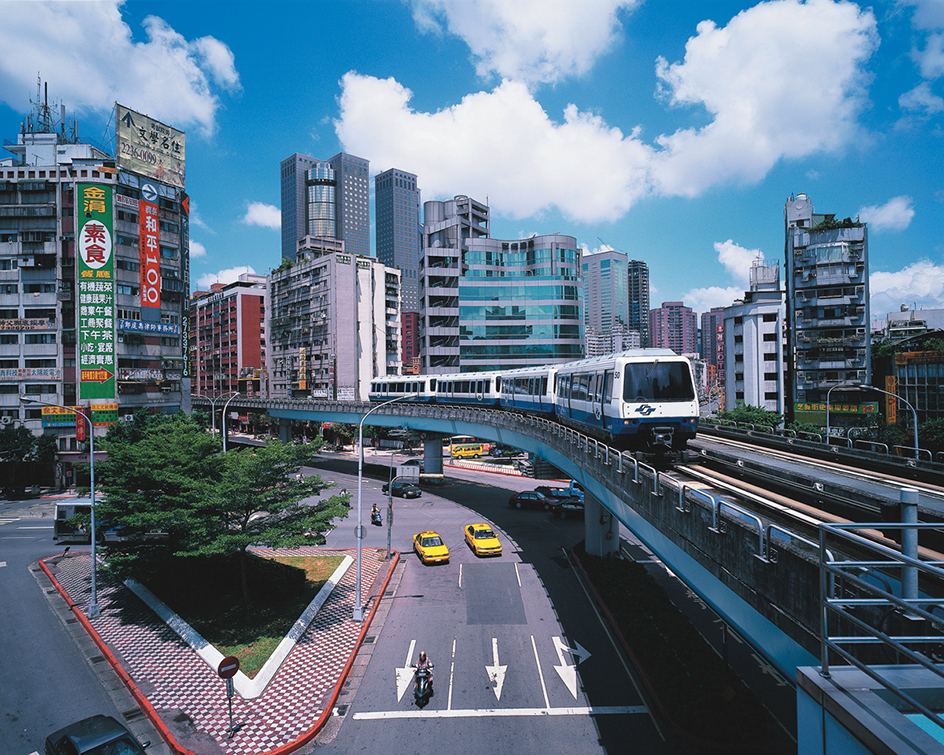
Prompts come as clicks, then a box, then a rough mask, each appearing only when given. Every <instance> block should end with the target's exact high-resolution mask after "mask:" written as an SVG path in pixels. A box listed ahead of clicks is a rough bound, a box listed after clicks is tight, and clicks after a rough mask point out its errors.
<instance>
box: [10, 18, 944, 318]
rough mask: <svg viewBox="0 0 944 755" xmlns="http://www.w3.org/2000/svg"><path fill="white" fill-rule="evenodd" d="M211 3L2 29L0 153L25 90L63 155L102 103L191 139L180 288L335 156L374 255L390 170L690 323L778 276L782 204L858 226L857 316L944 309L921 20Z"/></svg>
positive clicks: (233, 248)
mask: <svg viewBox="0 0 944 755" xmlns="http://www.w3.org/2000/svg"><path fill="white" fill-rule="evenodd" d="M220 7H221V6H219V5H218V4H215V3H205V4H191V5H175V4H170V5H168V4H162V5H158V4H156V3H148V2H135V3H124V4H119V3H115V2H100V3H81V4H75V3H43V2H19V1H14V2H8V3H6V4H5V11H6V12H5V25H4V28H3V29H0V43H2V44H0V98H2V104H0V128H2V134H3V137H4V138H5V139H9V140H11V141H14V140H15V138H16V133H17V131H18V130H19V125H20V123H22V122H24V121H25V118H26V115H27V114H28V113H29V112H30V111H31V110H32V107H31V105H30V99H32V100H34V101H36V100H37V97H39V96H41V95H40V93H39V90H38V89H37V79H36V75H37V72H38V73H39V75H40V77H41V79H42V81H43V82H47V83H48V87H49V97H50V102H51V103H53V102H54V103H56V104H58V103H61V104H62V105H64V106H65V108H66V115H67V117H68V118H73V117H74V118H77V119H78V122H79V125H78V132H79V135H80V136H81V137H83V138H85V139H89V140H91V141H93V142H102V141H103V135H105V134H106V133H107V129H106V126H107V124H108V122H109V118H111V124H112V125H111V128H113V127H114V126H113V124H114V115H113V114H112V113H111V110H112V107H113V104H114V102H115V101H118V102H120V103H121V104H123V105H126V106H128V107H130V108H132V109H135V110H138V111H140V112H144V113H147V114H148V115H150V116H152V117H154V118H158V119H160V120H162V121H163V122H165V123H167V124H168V125H171V126H173V127H175V128H178V129H181V130H184V131H186V132H187V163H188V164H187V168H188V170H187V191H188V193H189V194H190V195H191V197H192V198H193V209H194V218H193V226H192V231H191V239H192V263H191V271H192V273H191V274H192V287H193V288H194V289H198V288H206V287H207V286H208V285H209V283H211V282H214V281H215V280H219V281H220V282H224V283H226V282H229V281H231V280H234V279H235V278H236V276H237V275H238V274H239V273H240V272H255V273H258V274H266V273H268V272H269V270H270V269H272V268H274V267H277V266H278V264H279V262H280V256H281V255H280V233H279V207H280V183H279V165H280V162H281V161H282V160H283V159H285V157H286V156H288V155H291V154H293V153H295V152H299V153H302V154H309V155H313V156H316V157H319V158H320V159H326V158H327V157H328V156H330V155H334V154H337V153H338V152H341V151H344V152H348V153H351V154H355V155H359V156H362V157H363V158H365V159H366V160H369V161H370V170H371V181H370V191H371V216H370V222H371V226H372V228H371V233H370V237H371V245H372V247H373V239H374V237H375V230H374V228H373V224H374V222H375V218H374V214H373V180H372V179H373V177H374V176H375V175H376V174H378V173H381V172H383V171H385V170H389V169H390V168H398V169H401V170H404V171H409V172H411V173H414V174H416V176H417V184H418V186H419V188H420V189H421V190H422V200H423V201H428V200H432V199H449V198H451V197H452V196H453V195H455V194H467V195H469V196H473V197H476V198H477V199H479V200H482V201H487V202H488V204H489V206H490V208H491V210H492V229H491V232H492V235H493V236H494V237H496V238H508V239H511V238H522V237H528V236H531V235H533V234H548V233H562V234H567V235H571V236H574V237H575V238H576V239H577V241H578V244H579V245H581V246H582V247H583V248H584V249H585V251H588V252H593V251H597V250H601V249H609V248H612V249H616V250H619V251H622V252H625V253H626V254H627V255H628V257H629V258H630V259H637V260H644V261H646V262H647V263H648V265H649V269H650V278H651V286H652V290H651V304H650V306H653V305H658V304H659V303H660V302H663V301H683V302H684V303H685V305H686V306H689V307H691V308H692V309H694V310H695V311H696V312H698V313H702V312H705V311H708V310H709V309H710V308H711V307H714V306H726V305H729V304H731V303H732V302H733V301H734V299H736V298H740V297H742V296H743V294H744V291H746V290H747V289H748V288H749V285H748V276H749V273H750V267H751V263H752V262H753V261H754V260H755V259H757V258H758V257H760V256H763V258H764V259H765V260H767V261H768V262H772V261H778V262H779V263H780V265H781V268H782V267H783V228H784V226H783V206H784V203H785V201H786V199H787V197H789V196H790V195H791V194H796V193H800V192H803V193H806V194H807V195H808V196H809V197H810V199H811V201H812V203H813V205H814V208H815V209H816V211H817V212H830V213H832V212H835V213H837V216H838V217H846V216H849V217H853V218H855V217H856V216H859V217H860V219H862V220H866V221H868V222H869V238H870V246H871V262H870V270H871V293H872V307H871V312H872V316H873V317H874V318H880V317H883V316H884V315H885V313H886V312H890V311H897V310H898V308H899V306H900V305H901V304H907V305H909V306H915V305H916V306H917V307H919V308H941V307H944V254H942V249H944V246H942V244H941V242H940V241H939V239H938V236H939V234H938V233H937V228H938V227H940V226H941V224H942V223H944V187H942V186H941V185H940V184H941V182H940V179H939V178H938V176H939V175H940V174H941V170H940V168H941V156H940V144H939V139H940V133H941V129H940V125H941V118H942V114H944V99H942V97H941V96H940V95H941V94H942V93H944V87H942V86H941V84H942V82H941V80H940V77H941V75H942V74H944V56H942V55H941V54H940V49H941V40H942V32H944V10H942V9H941V4H940V3H939V2H930V0H892V1H891V2H885V3H877V4H874V5H872V6H868V7H867V6H865V5H856V4H853V3H847V2H832V1H831V0H809V2H806V3H800V2H796V1H795V0H773V1H772V2H766V3H759V4H758V3H754V4H751V3H734V2H725V3H716V4H713V5H712V6H711V8H710V10H706V9H704V8H703V7H702V6H701V5H700V4H681V5H678V4H673V5H672V6H669V5H668V4H666V3H664V2H663V3H659V2H650V3H646V4H641V3H637V2H633V1H632V0H595V1H594V2H590V3H589V4H588V3H587V2H584V3H580V4H577V3H572V2H567V3H563V2H561V3H548V2H542V3H538V2H535V3H520V4H517V8H518V11H519V13H518V14H517V15H513V14H512V13H511V11H510V10H508V9H506V8H505V5H504V4H502V3H497V2H494V3H493V2H490V1H489V0H479V2H476V3H468V2H466V3H458V2H453V1H452V0H413V2H394V1H393V0H389V1H385V0H378V1H377V2H349V3H323V4H319V5H318V6H317V9H316V8H315V7H314V6H311V5H308V4H305V3H294V2H286V3H280V4H278V5H277V6H275V11H274V12H273V13H270V14H268V15H265V16H260V17H254V22H253V24H252V25H250V27H249V28H247V26H246V25H245V24H243V23H241V21H240V15H241V14H238V13H219V10H220ZM288 19H290V20H291V21H292V26H291V28H293V29H297V28H304V27H305V25H306V24H311V25H312V26H313V28H314V26H319V27H325V28H331V29H332V34H331V35H323V36H319V37H318V45H317V46H315V47H312V46H310V45H307V44H302V43H295V42H293V41H292V39H289V38H286V36H285V29H286V28H288V26H287V25H286V24H285V21H286V20H288ZM66 23H68V24H69V28H70V30H71V31H70V34H69V35H62V34H61V29H62V28H64V24H66ZM653 29H658V30H659V31H658V33H657V34H654V33H652V30H653ZM102 39H108V40H109V45H102V44H101V41H100V40H102ZM274 45H278V46H279V55H271V54H269V52H268V48H270V47H271V46H274ZM407 49H408V50H409V51H410V55H409V56H407V55H405V54H404V53H403V50H407ZM760 82H763V85H761V84H760ZM57 114H58V111H57ZM106 146H107V145H106ZM109 149H110V151H112V152H113V151H114V150H113V146H112V147H109ZM0 154H2V155H3V156H7V155H6V153H0Z"/></svg>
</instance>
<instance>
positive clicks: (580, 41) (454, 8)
mask: <svg viewBox="0 0 944 755" xmlns="http://www.w3.org/2000/svg"><path fill="white" fill-rule="evenodd" d="M639 2H640V0H582V2H579V3H577V2H573V0H515V1H514V2H508V0H412V5H413V18H414V20H415V21H416V24H417V26H418V27H419V28H420V29H421V30H424V31H432V32H435V33H440V34H441V33H443V31H444V29H445V31H448V32H449V33H451V34H454V35H456V36H458V37H461V38H462V40H463V41H464V42H465V43H466V44H467V45H468V46H469V49H470V50H471V51H472V55H473V57H474V58H475V59H476V60H477V61H478V62H477V65H476V71H477V73H478V74H479V75H480V76H487V75H489V74H493V73H494V74H498V75H499V76H500V77H501V78H505V79H515V80H518V81H525V82H530V83H553V82H556V81H560V80H561V79H562V78H564V77H566V76H581V75H583V74H585V73H587V71H589V70H590V68H591V67H592V66H593V63H594V62H595V61H596V59H597V58H598V57H599V56H600V55H602V54H603V53H604V52H606V50H607V48H609V46H610V45H611V44H612V42H613V40H614V38H615V36H616V32H617V31H618V29H619V28H620V22H619V19H618V18H617V13H618V12H620V11H626V10H629V9H631V8H634V7H635V6H636V5H637V4H638V3H639Z"/></svg>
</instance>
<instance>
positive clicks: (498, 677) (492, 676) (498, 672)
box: [485, 637, 508, 700]
mask: <svg viewBox="0 0 944 755" xmlns="http://www.w3.org/2000/svg"><path fill="white" fill-rule="evenodd" d="M507 670H508V666H499V665H498V638H497V637H492V665H491V666H486V667H485V673H486V674H488V680H489V681H490V682H491V683H492V684H494V685H495V686H494V687H492V692H494V693H495V700H501V693H502V686H503V685H504V684H505V672H506V671H507Z"/></svg>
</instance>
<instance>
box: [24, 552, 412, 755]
mask: <svg viewBox="0 0 944 755" xmlns="http://www.w3.org/2000/svg"><path fill="white" fill-rule="evenodd" d="M74 553H76V554H78V553H90V551H74ZM58 558H62V555H61V554H57V555H54V556H47V557H46V558H44V559H40V561H39V566H40V568H41V569H42V570H43V572H44V573H45V575H46V577H47V578H48V579H49V581H50V582H51V583H52V585H53V587H55V588H56V591H57V592H58V593H59V595H60V596H61V597H62V599H63V600H64V601H65V603H66V605H67V606H68V607H69V609H70V610H71V611H72V613H73V614H74V615H75V617H76V620H77V621H78V622H79V624H81V626H82V628H83V629H84V630H85V631H86V633H87V634H88V635H89V637H90V638H91V639H92V641H93V642H94V643H95V645H96V647H98V649H99V650H100V651H101V653H102V655H103V656H104V658H105V659H106V660H107V661H108V663H109V665H110V666H111V667H112V669H114V671H115V673H116V674H117V675H118V678H119V679H120V680H121V682H122V683H123V684H124V685H125V687H126V688H127V689H128V692H130V693H131V696H132V697H133V698H134V699H135V702H137V704H138V706H139V707H140V708H141V710H142V711H144V713H145V715H146V716H147V717H148V719H149V720H150V722H151V724H153V726H154V727H155V728H156V729H157V731H158V733H159V734H160V735H161V737H162V738H163V739H164V742H165V743H166V744H167V746H168V747H169V748H170V749H171V750H172V751H173V752H175V753H176V754H177V755H195V753H193V752H192V751H191V750H188V749H186V748H184V747H182V746H181V745H180V744H179V743H178V742H177V740H176V738H175V737H174V735H173V734H172V733H171V731H170V729H169V728H168V727H167V725H166V724H165V723H164V721H163V719H162V718H161V717H160V715H159V714H158V712H157V711H156V710H155V708H154V706H153V705H151V703H150V701H149V700H148V699H147V698H146V697H145V696H144V693H142V692H141V690H140V689H138V686H137V685H136V684H135V683H134V680H133V679H132V678H131V676H130V675H129V674H128V672H127V671H125V670H124V668H123V667H122V665H121V662H120V661H119V660H118V659H117V658H116V657H115V655H114V654H113V653H112V652H111V651H110V650H109V649H108V646H107V645H106V644H105V641H104V640H103V639H102V638H101V636H99V634H98V632H96V631H95V628H94V627H93V626H92V624H91V622H90V621H89V620H88V618H87V617H86V616H85V614H84V613H82V611H81V609H80V608H79V607H78V605H76V603H75V602H74V601H73V600H72V598H71V597H69V594H68V592H66V590H65V588H63V586H62V585H61V584H59V580H58V579H56V577H55V576H54V575H53V573H52V571H50V569H49V567H48V566H47V565H46V561H49V560H52V559H58ZM399 561H400V553H399V551H393V559H392V560H391V561H390V563H389V567H388V569H387V575H386V577H385V578H384V581H383V584H382V585H381V587H380V591H379V592H378V594H377V596H375V598H374V602H373V606H372V607H371V609H370V612H369V613H368V614H367V617H366V618H365V619H364V625H363V628H362V629H361V631H360V634H358V636H357V640H356V641H355V643H354V648H353V650H352V651H351V655H350V657H349V658H348V661H347V663H346V664H345V666H344V669H343V670H342V671H341V675H340V676H339V677H338V682H337V684H336V685H335V687H334V690H333V692H332V693H331V697H330V699H329V701H328V704H327V705H326V706H325V709H324V712H323V713H322V714H321V716H320V717H319V718H318V720H317V721H315V724H314V726H312V728H311V729H309V730H308V731H307V732H305V733H304V734H302V735H301V736H300V737H299V738H298V739H296V740H295V741H294V742H289V743H288V744H285V745H282V746H281V747H277V748H275V749H274V750H269V751H268V752H266V753H260V755H288V753H291V752H294V751H295V750H297V749H298V748H299V747H302V746H303V745H305V744H307V743H309V742H310V741H311V740H312V739H314V738H315V736H317V734H318V733H319V732H320V731H321V729H322V728H323V727H324V726H325V724H326V723H327V722H328V719H329V718H330V717H331V712H332V710H333V708H334V703H335V701H336V700H337V698H338V695H339V694H340V692H341V688H342V687H343V686H344V683H345V682H346V681H347V677H348V675H349V674H350V672H351V668H352V666H353V665H354V661H355V659H356V658H357V654H358V652H359V651H360V647H361V643H362V642H363V641H364V637H365V636H366V634H367V631H368V630H369V629H370V624H371V622H372V621H373V618H374V614H375V613H376V611H377V606H378V604H379V603H380V597H381V596H383V594H384V592H385V591H386V589H387V585H388V584H389V582H390V578H391V577H392V576H393V572H394V570H395V569H396V566H397V564H398V563H399Z"/></svg>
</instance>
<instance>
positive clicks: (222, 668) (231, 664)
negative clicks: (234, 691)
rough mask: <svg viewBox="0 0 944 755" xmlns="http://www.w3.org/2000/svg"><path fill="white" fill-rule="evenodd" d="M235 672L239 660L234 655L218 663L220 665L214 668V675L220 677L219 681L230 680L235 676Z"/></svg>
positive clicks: (237, 668) (237, 669)
mask: <svg viewBox="0 0 944 755" xmlns="http://www.w3.org/2000/svg"><path fill="white" fill-rule="evenodd" d="M237 671H239V658H237V657H236V656H235V655H228V656H226V657H225V658H224V659H223V660H222V661H220V665H219V666H217V667H216V673H217V674H219V675H220V678H221V679H231V678H232V677H234V676H236V672H237Z"/></svg>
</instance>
